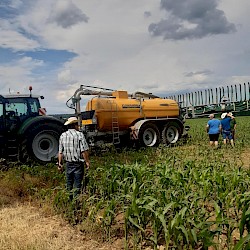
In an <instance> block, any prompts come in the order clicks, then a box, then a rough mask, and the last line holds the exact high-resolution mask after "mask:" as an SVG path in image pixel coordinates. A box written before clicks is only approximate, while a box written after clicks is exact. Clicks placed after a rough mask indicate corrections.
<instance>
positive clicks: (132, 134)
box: [129, 120, 148, 140]
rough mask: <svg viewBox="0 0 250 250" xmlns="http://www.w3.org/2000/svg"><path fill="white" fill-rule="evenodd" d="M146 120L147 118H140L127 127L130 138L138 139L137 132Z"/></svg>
mask: <svg viewBox="0 0 250 250" xmlns="http://www.w3.org/2000/svg"><path fill="white" fill-rule="evenodd" d="M145 122H148V120H140V121H138V122H136V123H135V124H134V125H133V126H131V127H129V128H130V130H131V131H130V139H131V140H138V139H139V132H140V128H141V126H142V125H143V124H144V123H145Z"/></svg>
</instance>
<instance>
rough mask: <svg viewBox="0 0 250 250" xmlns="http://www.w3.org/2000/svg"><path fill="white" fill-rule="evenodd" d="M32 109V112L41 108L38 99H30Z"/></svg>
mask: <svg viewBox="0 0 250 250" xmlns="http://www.w3.org/2000/svg"><path fill="white" fill-rule="evenodd" d="M29 105H30V111H31V112H32V113H38V111H39V108H40V103H39V101H38V100H37V99H29Z"/></svg>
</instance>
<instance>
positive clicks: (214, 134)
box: [206, 114, 221, 148]
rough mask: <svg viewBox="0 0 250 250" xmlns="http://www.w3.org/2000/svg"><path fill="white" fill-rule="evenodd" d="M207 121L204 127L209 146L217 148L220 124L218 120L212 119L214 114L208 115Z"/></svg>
mask: <svg viewBox="0 0 250 250" xmlns="http://www.w3.org/2000/svg"><path fill="white" fill-rule="evenodd" d="M209 119H210V120H209V121H208V123H207V125H206V131H207V133H208V136H209V143H210V146H213V145H214V146H215V148H218V144H219V143H218V141H219V135H220V131H221V123H220V120H218V119H215V118H214V114H210V115H209Z"/></svg>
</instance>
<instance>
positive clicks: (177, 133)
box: [162, 122, 182, 145]
mask: <svg viewBox="0 0 250 250" xmlns="http://www.w3.org/2000/svg"><path fill="white" fill-rule="evenodd" d="M181 133H182V132H181V128H180V126H179V124H178V123H176V122H168V123H167V124H166V125H165V126H164V127H163V130H162V143H163V144H167V145H171V144H175V143H176V142H177V141H178V140H179V139H180V137H181Z"/></svg>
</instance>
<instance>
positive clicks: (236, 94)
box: [234, 84, 238, 102]
mask: <svg viewBox="0 0 250 250" xmlns="http://www.w3.org/2000/svg"><path fill="white" fill-rule="evenodd" d="M234 87H235V101H236V102H237V101H238V93H237V86H236V84H235V85H234Z"/></svg>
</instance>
